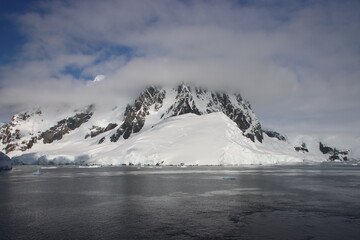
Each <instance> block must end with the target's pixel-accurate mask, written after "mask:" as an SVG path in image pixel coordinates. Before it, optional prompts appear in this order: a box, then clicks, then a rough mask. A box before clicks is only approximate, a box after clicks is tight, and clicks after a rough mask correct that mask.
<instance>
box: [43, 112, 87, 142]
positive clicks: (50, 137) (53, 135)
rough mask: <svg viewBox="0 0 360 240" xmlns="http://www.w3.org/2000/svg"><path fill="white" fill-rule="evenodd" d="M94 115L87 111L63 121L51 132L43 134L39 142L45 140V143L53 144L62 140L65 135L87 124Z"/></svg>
mask: <svg viewBox="0 0 360 240" xmlns="http://www.w3.org/2000/svg"><path fill="white" fill-rule="evenodd" d="M92 115H93V113H92V112H91V111H87V112H85V113H78V114H76V115H75V116H73V117H69V118H66V119H63V120H61V121H59V122H58V123H57V124H56V125H55V126H53V127H51V128H50V129H49V130H47V131H45V132H43V133H41V134H40V136H39V140H43V143H52V142H53V141H56V140H60V139H62V138H63V136H64V135H65V134H68V133H69V132H70V131H72V130H74V129H76V128H78V127H80V126H81V124H83V123H85V122H87V121H88V120H89V119H90V118H91V116H92Z"/></svg>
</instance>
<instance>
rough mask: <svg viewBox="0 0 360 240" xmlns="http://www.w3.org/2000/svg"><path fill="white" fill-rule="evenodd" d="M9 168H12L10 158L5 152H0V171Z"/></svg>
mask: <svg viewBox="0 0 360 240" xmlns="http://www.w3.org/2000/svg"><path fill="white" fill-rule="evenodd" d="M11 169H12V163H11V159H10V158H9V157H8V156H7V155H6V154H4V153H2V152H0V171H1V170H11Z"/></svg>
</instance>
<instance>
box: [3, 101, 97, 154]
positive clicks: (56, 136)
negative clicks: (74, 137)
mask: <svg viewBox="0 0 360 240" xmlns="http://www.w3.org/2000/svg"><path fill="white" fill-rule="evenodd" d="M93 109H94V106H93V105H90V106H88V107H86V108H85V109H84V110H81V111H79V110H78V111H77V113H76V114H75V115H73V116H71V117H68V118H64V119H62V120H60V121H58V122H57V123H56V124H55V125H54V126H52V127H50V128H49V129H47V130H45V131H43V132H41V131H38V132H36V131H33V130H32V128H33V127H34V124H35V123H34V122H32V123H31V124H30V123H29V122H28V120H31V118H35V117H36V116H41V114H42V112H41V110H36V111H34V112H32V113H27V112H24V113H20V114H16V115H14V117H13V118H12V120H11V122H10V123H8V124H4V125H3V126H1V128H0V141H1V143H2V144H3V146H4V147H3V150H5V152H6V153H9V152H12V151H14V150H21V151H26V150H28V149H30V148H32V146H33V145H34V144H36V143H37V142H38V141H40V140H42V141H43V143H45V144H47V143H52V142H54V141H56V140H60V139H62V138H63V136H64V135H66V134H68V133H70V132H71V131H73V130H75V129H77V128H79V127H80V126H81V125H82V124H83V123H85V122H87V121H88V120H89V119H90V118H91V116H92V115H93ZM39 121H40V120H39ZM41 121H43V120H41ZM37 124H40V125H41V122H39V123H37ZM29 125H30V126H29Z"/></svg>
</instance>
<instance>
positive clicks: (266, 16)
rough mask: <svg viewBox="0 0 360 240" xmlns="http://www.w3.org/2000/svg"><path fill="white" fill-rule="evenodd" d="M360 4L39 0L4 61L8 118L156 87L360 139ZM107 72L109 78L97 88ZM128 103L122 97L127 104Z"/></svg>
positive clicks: (0, 83) (298, 127)
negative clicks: (225, 99) (197, 88)
mask: <svg viewBox="0 0 360 240" xmlns="http://www.w3.org/2000/svg"><path fill="white" fill-rule="evenodd" d="M359 9H360V3H359V2H358V1H281V0H279V1H277V0H273V1H263V0H258V1H191V0H184V1H166V0H156V1H130V0H129V1H116V0H106V1H97V0H90V1H80V0H74V1H38V2H37V4H36V5H33V6H32V7H31V8H29V9H27V11H25V12H24V13H21V14H20V13H19V14H15V15H12V16H11V19H12V21H14V22H15V23H16V24H17V25H16V26H17V27H18V28H19V31H20V32H21V33H22V35H23V36H24V37H25V39H26V42H25V44H24V45H23V46H22V47H21V50H20V51H19V52H18V53H17V54H14V56H13V59H11V61H10V60H9V62H8V63H7V64H6V65H2V66H0V109H1V112H0V114H1V115H0V116H1V120H5V118H8V117H9V115H10V114H11V113H12V112H16V111H18V110H21V109H24V108H25V107H28V106H34V105H41V104H43V103H47V104H51V103H57V102H78V103H79V104H81V103H88V102H91V101H97V102H99V101H100V102H102V103H105V104H106V103H108V102H109V103H113V102H114V101H115V100H114V99H117V98H118V97H119V96H120V97H122V98H123V97H125V98H126V97H128V96H132V95H135V94H136V93H137V92H138V91H139V90H142V88H143V87H144V86H145V85H148V84H172V83H178V82H182V81H186V82H195V83H196V84H199V85H206V86H210V87H213V88H224V89H231V90H233V91H240V92H241V93H242V95H243V96H244V97H245V98H247V99H249V100H250V102H251V103H252V105H253V108H254V110H255V113H256V114H257V115H258V116H259V118H260V120H262V122H263V123H265V124H267V125H269V126H271V127H274V128H279V129H282V130H285V131H288V132H314V131H316V132H320V133H330V134H332V133H349V132H355V133H356V134H359V133H360V132H359V131H360V130H359V129H360V128H359V122H360V107H359V102H360V95H359V92H360V81H359V79H360V68H359V65H360V48H359V42H360V14H359ZM98 75H105V76H106V78H105V79H104V80H103V81H101V82H95V83H93V84H89V81H91V80H93V79H95V78H96V76H98ZM118 101H119V100H118Z"/></svg>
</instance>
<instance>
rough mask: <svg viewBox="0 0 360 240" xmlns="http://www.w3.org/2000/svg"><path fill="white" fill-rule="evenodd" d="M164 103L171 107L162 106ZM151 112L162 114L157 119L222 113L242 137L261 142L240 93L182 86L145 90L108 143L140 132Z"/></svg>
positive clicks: (126, 113)
mask: <svg viewBox="0 0 360 240" xmlns="http://www.w3.org/2000/svg"><path fill="white" fill-rule="evenodd" d="M168 95H170V96H168ZM174 96H175V97H174ZM169 101H170V102H169ZM164 102H167V103H170V104H166V106H164ZM150 109H151V110H152V111H154V112H161V113H162V114H161V116H160V119H159V120H161V119H166V118H169V117H173V116H179V115H183V114H187V113H193V114H196V115H203V114H209V113H213V112H223V113H224V114H225V115H227V116H228V117H229V118H230V119H231V120H233V121H234V122H235V123H236V124H237V126H238V127H239V128H240V129H241V130H242V132H243V135H244V136H246V137H248V138H250V139H251V140H252V141H253V142H255V141H256V140H257V141H259V142H262V140H263V133H262V129H261V125H260V122H259V121H258V120H257V118H256V116H255V114H254V112H253V111H252V109H251V106H250V104H249V102H247V101H245V100H243V99H242V97H241V96H240V94H226V93H220V92H213V91H208V90H206V89H201V88H197V87H192V86H188V85H185V84H181V85H179V86H178V87H177V88H174V89H170V90H169V89H168V90H165V89H161V88H158V87H149V88H147V89H146V90H145V91H144V92H142V93H141V94H140V96H139V97H138V98H137V99H136V100H135V103H134V104H133V105H128V106H127V108H126V111H125V114H124V120H123V122H122V124H121V125H120V127H119V128H118V129H117V131H116V133H115V134H113V135H112V136H111V138H110V140H111V141H112V142H116V141H118V140H119V139H120V137H123V138H124V139H127V138H129V137H130V136H131V134H133V133H137V132H139V131H140V130H141V129H142V128H143V126H144V124H145V121H146V119H147V116H148V115H149V113H150V112H149V111H150Z"/></svg>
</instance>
